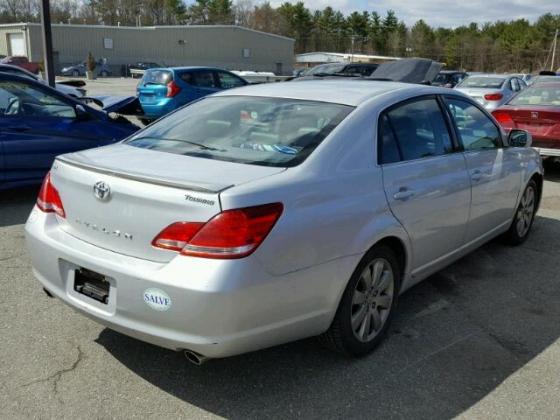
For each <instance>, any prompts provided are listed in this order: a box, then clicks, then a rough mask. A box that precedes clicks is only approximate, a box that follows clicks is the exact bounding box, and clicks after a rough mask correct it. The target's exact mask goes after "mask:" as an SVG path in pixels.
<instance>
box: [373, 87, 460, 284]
mask: <svg viewBox="0 0 560 420" xmlns="http://www.w3.org/2000/svg"><path fill="white" fill-rule="evenodd" d="M446 118H448V117H447V115H446V114H445V113H444V112H443V108H442V104H441V103H440V100H439V99H438V98H436V97H433V96H431V97H422V98H420V99H415V100H412V101H407V102H404V103H401V104H398V105H396V106H393V107H391V108H389V109H388V110H386V111H384V112H383V113H382V114H381V116H380V120H379V134H378V139H379V142H378V151H379V156H378V160H379V163H380V164H381V166H382V171H383V185H384V189H385V193H386V196H387V200H388V203H389V206H390V208H391V211H392V212H393V214H394V216H395V217H396V218H397V219H398V220H399V222H400V223H401V224H402V226H403V227H404V228H405V230H406V231H407V232H408V235H409V236H410V240H411V243H412V249H413V255H412V268H413V275H416V274H420V275H421V274H422V273H425V272H426V271H430V270H431V269H433V267H434V265H437V262H438V260H439V261H441V259H442V257H444V256H445V255H447V254H449V253H451V252H453V251H454V250H456V249H458V248H459V247H461V245H463V243H464V239H465V233H466V226H467V222H468V216H469V206H470V199H471V187H470V182H469V177H468V173H467V168H466V164H465V159H464V157H463V155H462V154H461V153H460V152H459V151H458V150H457V144H456V143H454V140H453V137H452V135H451V134H450V133H451V130H450V129H449V128H450V121H449V120H446Z"/></svg>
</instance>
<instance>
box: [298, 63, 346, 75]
mask: <svg viewBox="0 0 560 420" xmlns="http://www.w3.org/2000/svg"><path fill="white" fill-rule="evenodd" d="M344 66H345V64H321V65H320V66H316V67H313V68H312V69H311V70H309V71H308V72H307V73H305V75H306V76H309V75H313V74H333V73H338V72H341V71H342V70H343V69H344Z"/></svg>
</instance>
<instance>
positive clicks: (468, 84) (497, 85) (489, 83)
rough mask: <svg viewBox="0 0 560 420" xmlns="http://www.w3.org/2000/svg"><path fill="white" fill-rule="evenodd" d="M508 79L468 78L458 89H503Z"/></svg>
mask: <svg viewBox="0 0 560 420" xmlns="http://www.w3.org/2000/svg"><path fill="white" fill-rule="evenodd" d="M505 80H506V79H504V78H503V77H476V76H471V77H467V78H466V79H465V80H463V81H462V82H461V83H459V84H458V85H457V87H462V88H488V89H501V87H502V85H503V84H504V82H505Z"/></svg>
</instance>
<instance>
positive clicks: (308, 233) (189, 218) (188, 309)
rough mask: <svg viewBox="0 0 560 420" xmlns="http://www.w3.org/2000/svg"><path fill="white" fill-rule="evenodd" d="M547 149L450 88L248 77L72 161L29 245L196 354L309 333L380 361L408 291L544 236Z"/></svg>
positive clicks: (126, 326)
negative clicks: (543, 153)
mask: <svg viewBox="0 0 560 420" xmlns="http://www.w3.org/2000/svg"><path fill="white" fill-rule="evenodd" d="M530 143H531V139H530V136H529V134H528V133H526V132H524V131H520V130H512V131H511V133H510V134H509V136H507V137H506V136H505V135H504V133H503V132H502V131H501V130H500V128H499V125H498V124H497V123H496V121H495V120H494V119H493V118H492V117H491V116H490V115H489V114H488V113H487V112H486V111H485V110H484V109H483V108H482V107H481V106H480V105H479V104H478V103H477V102H476V101H473V100H472V99H470V98H468V97H467V96H465V95H463V94H461V93H460V92H457V91H452V90H449V89H445V88H436V87H430V86H420V85H411V84H400V83H393V82H384V81H355V80H347V81H340V80H325V81H310V82H301V83H297V84H291V83H285V84H283V83H272V84H266V85H254V86H248V87H242V88H239V89H232V90H228V91H224V92H221V93H218V94H216V95H212V96H209V97H206V98H204V99H202V100H200V101H197V102H195V103H193V104H191V105H189V106H187V107H184V108H181V109H179V110H178V111H176V112H174V113H172V114H170V115H168V116H166V117H165V118H163V119H161V120H159V121H158V122H156V123H154V124H153V125H150V126H148V127H146V128H145V129H143V130H142V131H140V132H138V133H137V134H135V135H133V136H132V137H130V138H129V139H127V140H125V141H123V142H121V143H120V144H117V145H112V146H109V147H102V148H98V149H92V150H88V151H83V152H78V153H73V154H69V155H64V156H60V157H59V158H58V159H57V160H56V162H55V163H54V165H53V167H52V170H51V172H50V174H49V175H48V176H47V177H46V179H45V181H44V183H43V186H42V188H41V191H40V193H39V197H38V199H37V204H36V206H35V208H34V209H33V210H32V212H31V214H30V216H29V219H28V221H27V224H26V229H25V230H26V236H27V247H28V250H29V254H30V256H31V260H32V265H33V272H34V274H35V276H36V277H37V279H38V280H39V282H40V283H41V285H42V287H44V288H45V290H46V291H47V292H48V294H50V295H54V296H56V297H58V298H59V299H61V300H62V301H64V302H65V303H67V304H68V305H70V306H72V307H73V308H75V309H76V310H78V311H80V312H82V313H83V314H85V315H87V316H89V317H91V318H93V319H94V320H96V321H98V322H100V323H102V324H104V325H106V326H108V327H109V328H112V329H115V330H117V331H120V332H122V333H124V334H128V335H130V336H133V337H136V338H138V339H140V340H144V341H147V342H150V343H154V344H156V345H160V346H163V347H166V348H170V349H174V350H184V351H185V354H186V355H187V357H188V358H189V360H191V361H193V362H195V363H202V362H203V361H204V360H206V359H207V358H216V357H226V356H231V355H235V354H240V353H244V352H248V351H253V350H257V349H260V348H264V347H269V346H274V345H277V344H281V343H285V342H288V341H292V340H297V339H301V338H304V337H310V336H321V337H322V338H323V342H325V343H326V344H328V345H329V346H331V347H332V348H334V349H336V350H338V351H340V352H343V353H346V354H349V355H363V354H365V353H368V352H370V351H371V350H373V348H374V347H375V346H376V345H377V344H378V343H379V342H380V341H381V340H382V338H383V336H384V334H385V333H386V331H387V329H388V327H389V324H390V322H391V319H392V317H393V315H394V313H395V309H396V304H397V301H398V296H399V295H400V294H401V293H403V292H404V291H405V290H407V289H408V288H410V287H411V286H413V285H414V284H416V283H418V282H419V281H421V280H422V279H425V278H426V277H428V276H429V275H431V274H433V273H435V272H436V271H438V270H440V269H442V268H443V267H445V266H446V265H448V264H450V263H452V262H453V261H455V260H457V259H458V258H461V257H462V256H464V255H465V254H467V253H469V252H471V251H473V250H474V249H476V248H477V247H479V246H481V245H482V244H484V243H485V242H487V241H489V240H490V239H492V238H494V237H496V236H498V235H503V236H504V238H505V239H506V240H507V241H509V243H511V244H520V243H522V242H523V241H524V240H525V239H526V238H527V235H528V234H529V231H530V229H531V226H532V223H533V218H534V215H535V212H536V211H537V209H538V206H539V200H540V197H541V191H542V184H543V169H542V166H541V160H540V157H539V155H538V153H536V152H535V151H534V150H532V149H531V148H530V147H528V146H530ZM488 281H491V279H488Z"/></svg>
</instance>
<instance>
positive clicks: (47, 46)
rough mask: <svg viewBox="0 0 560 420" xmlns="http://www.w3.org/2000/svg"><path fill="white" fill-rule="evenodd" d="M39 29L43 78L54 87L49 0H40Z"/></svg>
mask: <svg viewBox="0 0 560 420" xmlns="http://www.w3.org/2000/svg"><path fill="white" fill-rule="evenodd" d="M41 31H42V32H43V63H44V67H45V75H44V77H45V80H46V81H47V83H48V84H49V86H52V87H54V65H53V53H52V32H51V10H50V5H49V0H41Z"/></svg>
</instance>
